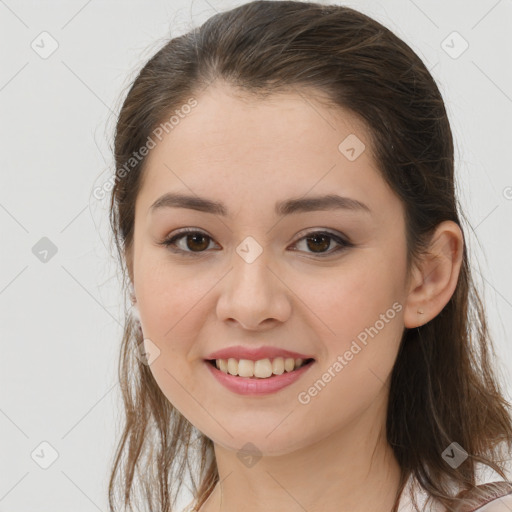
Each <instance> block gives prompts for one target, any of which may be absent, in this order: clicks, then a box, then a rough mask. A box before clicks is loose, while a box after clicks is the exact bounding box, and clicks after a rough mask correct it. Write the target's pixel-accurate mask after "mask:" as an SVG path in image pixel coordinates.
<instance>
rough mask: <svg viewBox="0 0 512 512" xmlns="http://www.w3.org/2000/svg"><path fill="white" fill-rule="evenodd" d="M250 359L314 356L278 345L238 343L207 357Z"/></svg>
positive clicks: (305, 357)
mask: <svg viewBox="0 0 512 512" xmlns="http://www.w3.org/2000/svg"><path fill="white" fill-rule="evenodd" d="M230 357H232V358H234V359H249V360H251V361H257V360H259V359H267V358H268V359H272V358H276V357H283V358H287V357H293V358H294V359H297V358H300V359H313V358H312V356H309V355H306V354H299V353H298V352H293V351H292V350H285V349H283V348H277V347H258V348H256V347H251V348H249V347H243V346H242V345H237V346H234V347H228V348H223V349H221V350H216V351H215V352H212V353H211V354H210V355H208V356H207V357H206V359H229V358H230Z"/></svg>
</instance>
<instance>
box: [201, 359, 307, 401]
mask: <svg viewBox="0 0 512 512" xmlns="http://www.w3.org/2000/svg"><path fill="white" fill-rule="evenodd" d="M219 359H223V358H219ZM204 364H205V365H206V366H207V367H208V370H209V371H210V372H211V374H212V375H213V376H214V377H215V378H216V379H217V381H218V382H220V383H221V384H222V385H223V386H225V387H226V388H227V389H229V390H230V391H233V392H234V393H238V394H239V395H267V394H269V393H276V392H277V391H279V390H281V389H283V388H285V387H286V386H289V385H291V384H293V383H294V382H296V381H297V380H298V379H300V378H301V377H302V376H303V375H304V374H305V373H306V372H307V371H308V370H309V369H310V368H311V367H312V366H313V365H314V364H315V361H314V360H313V361H310V362H309V363H308V364H306V365H304V366H301V367H300V368H299V369H298V370H293V371H291V372H284V373H283V374H281V375H274V376H273V377H269V378H267V379H259V378H252V377H238V376H235V375H231V374H229V373H224V372H223V371H221V370H219V369H218V368H216V367H215V366H213V365H212V364H211V363H209V362H208V361H205V362H204Z"/></svg>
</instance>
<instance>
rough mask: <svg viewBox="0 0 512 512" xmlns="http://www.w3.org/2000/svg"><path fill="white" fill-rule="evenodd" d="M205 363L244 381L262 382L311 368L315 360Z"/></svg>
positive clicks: (229, 360) (277, 359)
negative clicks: (307, 367)
mask: <svg viewBox="0 0 512 512" xmlns="http://www.w3.org/2000/svg"><path fill="white" fill-rule="evenodd" d="M205 361H206V362H207V363H208V364H210V365H211V366H213V367H214V368H216V369H217V370H219V371H221V372H223V373H225V374H227V375H231V376H233V377H241V378H245V379H253V380H262V379H272V378H275V377H278V376H279V375H283V374H284V373H293V372H295V371H297V370H299V369H301V368H304V367H306V366H311V365H312V364H313V363H314V362H315V359H313V358H307V359H300V358H291V357H287V358H283V357H276V358H272V359H269V358H266V359H259V360H257V361H253V360H250V359H234V358H229V359H205Z"/></svg>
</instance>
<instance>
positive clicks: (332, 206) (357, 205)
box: [148, 192, 371, 217]
mask: <svg viewBox="0 0 512 512" xmlns="http://www.w3.org/2000/svg"><path fill="white" fill-rule="evenodd" d="M161 208H187V209H191V210H197V211H200V212H205V213H211V214H214V215H221V216H223V217H227V216H230V215H229V213H228V210H227V208H226V206H225V205H224V204H223V203H221V202H219V201H214V200H212V199H207V198H204V197H199V196H190V195H186V194H180V193H171V192H169V193H166V194H164V195H163V196H161V197H159V198H158V199H157V200H156V201H155V202H154V203H153V204H152V205H151V206H150V207H149V212H148V213H154V212H155V211H157V210H159V209H161ZM337 209H343V210H352V211H360V212H365V213H371V210H370V208H369V207H368V206H367V205H366V204H364V203H362V202H361V201H358V200H357V199H352V198H350V197H342V196H339V195H336V194H328V195H324V196H314V197H308V198H299V199H287V200H285V201H278V202H277V203H276V204H275V213H276V215H290V214H293V213H305V212H313V211H319V210H337Z"/></svg>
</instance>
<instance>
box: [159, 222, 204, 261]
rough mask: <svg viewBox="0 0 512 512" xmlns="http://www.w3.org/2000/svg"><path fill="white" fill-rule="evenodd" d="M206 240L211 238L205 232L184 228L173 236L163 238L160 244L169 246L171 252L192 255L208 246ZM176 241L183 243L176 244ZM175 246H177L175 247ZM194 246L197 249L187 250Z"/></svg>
mask: <svg viewBox="0 0 512 512" xmlns="http://www.w3.org/2000/svg"><path fill="white" fill-rule="evenodd" d="M182 239H184V240H182ZM207 240H212V238H211V237H210V236H208V235H207V234H206V233H203V232H202V231H198V230H197V229H192V228H185V229H182V230H181V231H180V232H179V233H177V234H175V235H174V236H172V237H170V238H167V239H166V240H164V241H163V242H162V243H161V245H164V246H166V247H169V249H170V250H171V251H172V252H176V253H182V254H184V255H186V256H193V255H194V253H201V252H204V251H205V249H207V248H208V245H209V243H208V242H207ZM177 241H179V242H184V243H183V244H178V243H177ZM180 245H181V246H180ZM176 246H177V247H178V248H176ZM194 248H195V249H198V250H197V251H196V250H189V249H194Z"/></svg>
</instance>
